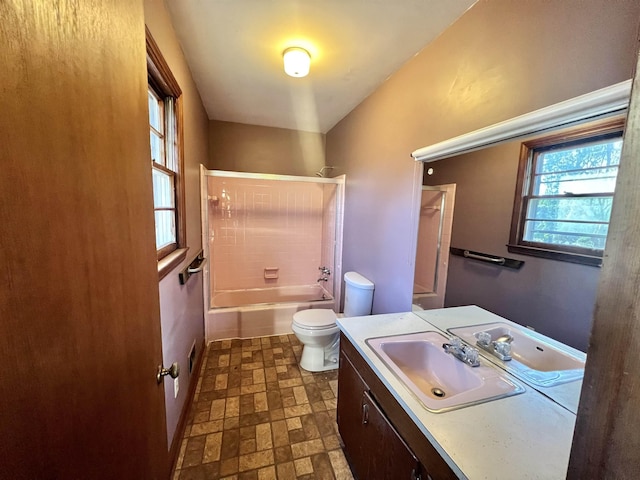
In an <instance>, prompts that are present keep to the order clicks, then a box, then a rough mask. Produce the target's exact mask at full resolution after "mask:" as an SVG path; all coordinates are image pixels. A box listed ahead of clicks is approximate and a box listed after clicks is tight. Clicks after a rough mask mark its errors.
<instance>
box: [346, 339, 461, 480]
mask: <svg viewBox="0 0 640 480" xmlns="http://www.w3.org/2000/svg"><path fill="white" fill-rule="evenodd" d="M337 416H338V430H339V431H340V436H341V437H342V441H343V443H344V452H345V455H346V457H347V460H348V461H349V464H350V465H351V469H352V471H353V473H354V475H355V476H356V478H358V479H359V480H378V479H379V480H388V479H394V480H396V479H397V480H405V479H406V480H440V479H455V478H457V477H456V475H455V474H454V473H453V471H452V470H451V469H450V468H449V466H448V465H447V464H446V462H445V461H444V460H443V459H442V457H440V455H439V454H438V453H437V452H436V450H435V449H434V448H433V446H432V445H431V444H430V443H429V441H428V440H427V439H426V438H425V437H424V435H423V434H422V432H420V430H419V429H418V427H417V426H416V425H415V423H413V420H411V418H410V417H409V416H408V415H407V413H406V412H405V411H404V410H403V409H402V407H401V406H400V405H399V404H398V402H397V401H396V399H395V398H394V397H393V396H392V395H391V393H390V392H389V391H388V390H387V388H386V387H385V386H384V384H383V383H382V381H381V380H380V379H379V378H378V376H377V375H376V374H375V373H374V372H373V370H372V369H371V367H369V365H368V364H367V363H366V361H365V360H364V358H362V356H361V355H360V354H359V353H358V352H357V350H356V349H355V347H354V346H353V345H352V344H351V343H350V342H349V340H348V339H347V338H346V337H345V336H344V335H343V334H341V336H340V370H339V372H338V407H337Z"/></svg>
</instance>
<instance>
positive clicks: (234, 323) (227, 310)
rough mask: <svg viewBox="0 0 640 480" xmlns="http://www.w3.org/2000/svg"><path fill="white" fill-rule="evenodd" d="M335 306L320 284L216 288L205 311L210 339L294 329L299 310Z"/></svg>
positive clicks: (284, 332) (209, 340) (207, 338)
mask: <svg viewBox="0 0 640 480" xmlns="http://www.w3.org/2000/svg"><path fill="white" fill-rule="evenodd" d="M334 307H335V302H334V300H333V298H332V297H331V295H330V294H329V293H328V292H327V291H326V290H324V288H322V287H321V286H320V285H302V286H289V287H274V288H257V289H249V290H228V291H222V292H216V293H215V294H214V295H213V298H212V299H211V305H210V308H209V310H208V311H207V312H206V314H205V336H206V341H207V342H211V341H214V340H220V339H226V338H252V337H262V336H267V335H282V334H286V333H291V332H292V330H291V320H292V318H293V314H294V313H295V312H297V311H299V310H306V309H309V308H328V309H334Z"/></svg>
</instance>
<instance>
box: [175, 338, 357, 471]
mask: <svg viewBox="0 0 640 480" xmlns="http://www.w3.org/2000/svg"><path fill="white" fill-rule="evenodd" d="M301 352H302V345H301V344H300V342H299V341H298V339H297V338H296V337H295V335H281V336H272V337H262V338H253V339H248V340H222V341H218V342H213V343H211V344H210V345H209V347H208V349H207V351H206V352H205V358H204V362H203V365H202V370H201V372H200V378H199V380H198V385H197V387H196V394H195V397H194V401H193V404H192V405H191V407H190V412H189V417H188V422H187V427H186V429H185V436H184V439H183V441H182V444H181V448H180V454H179V458H178V461H177V465H176V471H175V474H174V477H173V478H174V480H196V479H198V480H200V479H202V480H204V479H207V480H209V479H229V480H230V479H237V480H249V479H251V480H269V479H279V480H289V479H315V480H333V479H335V480H352V479H353V477H352V475H351V471H350V470H349V466H348V465H347V462H346V460H345V458H344V454H343V453H342V450H341V448H340V440H339V437H338V433H337V425H336V423H335V417H336V390H337V384H338V371H337V370H332V371H330V372H323V373H310V372H307V371H305V370H303V369H301V368H299V367H298V360H299V358H300V354H301Z"/></svg>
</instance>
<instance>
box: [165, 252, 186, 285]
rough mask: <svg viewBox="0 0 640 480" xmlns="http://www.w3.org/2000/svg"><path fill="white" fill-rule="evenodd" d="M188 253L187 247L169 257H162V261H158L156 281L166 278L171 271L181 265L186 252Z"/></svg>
mask: <svg viewBox="0 0 640 480" xmlns="http://www.w3.org/2000/svg"><path fill="white" fill-rule="evenodd" d="M188 251H189V247H186V248H179V249H177V250H175V251H173V252H171V253H170V254H169V255H167V256H166V257H164V258H163V259H162V260H159V261H158V280H162V279H163V278H164V277H166V276H167V275H168V274H169V272H170V271H171V270H173V269H174V268H176V267H177V266H178V265H180V264H181V263H182V261H183V260H184V259H185V258H187V252H188Z"/></svg>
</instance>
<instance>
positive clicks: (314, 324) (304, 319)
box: [293, 308, 337, 330]
mask: <svg viewBox="0 0 640 480" xmlns="http://www.w3.org/2000/svg"><path fill="white" fill-rule="evenodd" d="M336 318H337V317H336V314H335V312H334V311H333V310H328V309H325V308H312V309H309V310H301V311H299V312H296V313H294V314H293V324H294V325H296V326H298V327H300V328H305V329H308V330H325V329H328V328H334V327H335V326H336Z"/></svg>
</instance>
